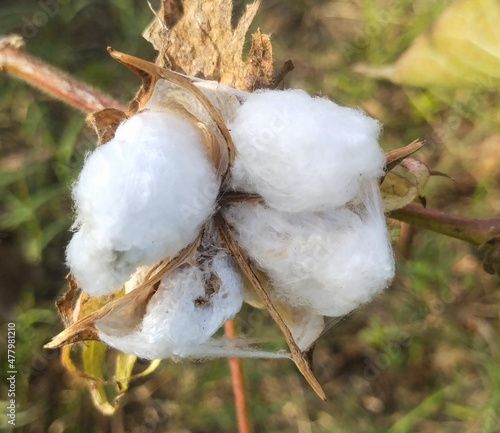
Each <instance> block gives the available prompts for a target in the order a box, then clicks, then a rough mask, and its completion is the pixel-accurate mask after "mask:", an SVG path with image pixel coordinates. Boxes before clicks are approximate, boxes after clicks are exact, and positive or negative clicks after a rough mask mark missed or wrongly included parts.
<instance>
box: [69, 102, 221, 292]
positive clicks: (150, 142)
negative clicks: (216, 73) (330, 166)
mask: <svg viewBox="0 0 500 433" xmlns="http://www.w3.org/2000/svg"><path fill="white" fill-rule="evenodd" d="M218 191H219V180H218V177H217V175H216V173H215V169H214V168H213V166H212V165H211V163H210V161H209V160H208V157H207V155H206V153H205V150H204V148H203V146H202V143H201V137H200V135H199V133H198V131H197V130H196V128H195V127H194V126H193V125H192V124H191V123H190V122H189V121H187V120H185V119H183V118H182V117H180V116H179V115H177V114H175V113H173V112H170V111H161V112H160V111H158V112H155V111H144V112H141V113H139V114H136V115H135V116H133V117H131V118H130V119H128V120H126V121H125V122H123V123H122V124H121V125H120V126H119V127H118V129H117V130H116V134H115V137H114V139H112V140H111V141H109V142H108V143H106V144H104V145H102V146H100V147H99V148H97V149H96V150H95V151H94V152H93V153H92V154H91V155H90V156H89V157H88V158H87V159H86V161H85V165H84V168H83V170H82V172H81V174H80V177H79V178H78V180H77V182H76V183H75V185H74V187H73V198H74V201H75V206H76V222H75V229H76V230H77V232H76V233H75V235H74V236H73V239H72V240H71V242H70V244H69V245H68V249H67V263H68V265H69V267H70V268H71V271H72V273H73V275H74V276H75V278H76V280H77V281H78V283H79V284H80V287H81V288H82V289H83V290H84V291H86V292H87V293H89V294H90V295H91V296H100V295H104V294H109V293H113V292H114V291H116V290H118V289H119V288H120V287H121V286H122V285H123V284H124V283H125V282H126V281H127V280H128V279H129V278H130V276H131V275H132V274H133V273H134V272H135V270H136V268H137V267H138V266H142V265H150V264H154V263H157V262H159V261H161V260H163V259H166V258H173V257H175V255H176V254H177V253H178V252H179V251H180V250H181V249H182V248H184V247H186V246H187V245H188V244H189V243H191V242H192V241H194V239H195V238H196V237H197V236H198V234H199V232H200V228H201V226H202V224H203V223H204V222H205V221H206V220H207V219H208V218H209V217H210V216H211V215H212V214H213V212H214V210H215V207H216V204H215V200H216V197H217V194H218Z"/></svg>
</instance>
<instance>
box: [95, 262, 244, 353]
mask: <svg viewBox="0 0 500 433" xmlns="http://www.w3.org/2000/svg"><path fill="white" fill-rule="evenodd" d="M210 265H211V266H210V267H209V266H205V265H203V268H202V269H200V268H198V267H194V266H190V265H184V266H182V267H180V268H178V269H177V270H175V271H174V272H173V273H172V274H170V275H168V276H167V277H165V278H164V279H163V280H162V281H161V284H160V286H159V288H158V290H157V292H156V293H155V294H154V295H153V296H152V298H151V300H150V301H149V304H148V306H147V310H146V314H145V316H144V318H143V320H142V322H141V324H140V325H139V327H138V328H137V329H135V330H134V331H132V332H131V333H129V334H127V335H121V334H120V332H115V330H114V329H113V328H109V326H107V323H106V321H105V320H100V321H98V322H97V323H96V327H97V329H98V331H99V338H100V339H101V340H102V341H104V342H105V343H106V344H108V345H110V346H112V347H114V348H116V349H118V350H121V351H122V352H125V353H131V354H135V355H137V356H139V357H141V358H145V359H158V358H169V357H174V358H175V357H186V356H199V357H203V356H210V354H211V353H212V352H213V351H211V350H210V338H211V337H212V336H213V334H214V333H215V332H216V331H217V330H218V329H219V328H220V327H221V326H222V325H223V324H224V322H225V321H226V320H228V319H231V318H232V317H234V316H235V315H236V314H237V313H238V311H239V310H240V308H241V304H242V302H243V298H242V291H243V282H242V279H241V277H240V275H239V274H238V273H237V271H236V270H235V268H234V264H233V261H232V259H230V258H229V257H227V256H225V255H223V254H219V255H217V256H216V257H214V258H213V261H212V260H210ZM212 273H213V274H212ZM213 275H216V279H218V284H217V287H214V289H215V291H214V292H213V293H210V290H208V292H207V284H209V282H210V281H213V278H214V277H213Z"/></svg>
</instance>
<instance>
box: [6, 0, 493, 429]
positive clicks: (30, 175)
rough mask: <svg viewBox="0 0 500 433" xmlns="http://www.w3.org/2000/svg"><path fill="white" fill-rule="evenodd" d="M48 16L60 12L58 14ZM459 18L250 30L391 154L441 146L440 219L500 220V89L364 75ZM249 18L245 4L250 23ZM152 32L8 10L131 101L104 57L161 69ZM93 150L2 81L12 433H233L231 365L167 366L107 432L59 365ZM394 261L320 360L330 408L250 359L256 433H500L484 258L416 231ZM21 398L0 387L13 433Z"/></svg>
mask: <svg viewBox="0 0 500 433" xmlns="http://www.w3.org/2000/svg"><path fill="white" fill-rule="evenodd" d="M49 3H50V4H56V6H58V7H57V11H56V12H55V13H49V12H47V9H46V7H47V5H49ZM453 3H454V2H453V1H448V0H433V1H430V0H411V1H410V0H398V1H396V0H352V1H326V0H324V1H323V0H320V1H306V0H298V1H293V2H285V1H278V0H263V5H262V8H261V10H260V12H259V14H258V16H257V20H256V22H255V23H254V25H253V26H252V29H253V30H255V29H256V28H257V27H260V28H261V29H262V31H263V32H265V33H270V34H271V35H272V41H273V45H274V54H275V61H276V66H277V67H279V66H280V64H282V63H283V62H284V61H285V60H287V59H288V58H291V59H293V61H294V64H295V67H296V68H295V70H294V71H293V72H292V73H291V74H290V75H289V76H288V79H287V86H289V87H295V88H302V89H305V90H307V91H308V92H310V93H313V94H323V95H325V96H328V97H329V98H331V99H333V100H335V101H336V102H337V103H339V104H341V105H348V106H354V107H355V106H359V107H361V108H363V109H364V110H365V111H367V112H368V114H370V115H371V116H373V117H375V118H377V119H379V120H380V121H381V122H382V123H384V134H383V136H382V138H381V144H382V146H383V147H384V149H385V150H390V149H394V148H397V147H401V146H403V145H406V144H408V143H410V142H412V141H413V140H415V139H417V138H420V139H424V140H425V141H426V143H427V144H426V146H425V148H424V149H422V150H421V151H419V153H418V154H417V155H416V156H417V157H418V158H420V159H422V160H423V161H425V162H426V163H427V164H428V165H429V166H430V167H431V168H432V169H433V170H438V171H441V172H445V173H447V174H448V175H450V176H451V177H452V178H453V179H454V181H451V180H450V179H447V178H442V177H438V178H433V179H431V181H430V183H429V184H428V186H427V187H426V190H425V193H426V194H425V195H426V198H427V205H428V207H430V208H435V209H439V210H443V211H447V212H450V213H455V214H458V215H463V216H469V217H474V218H493V217H496V216H498V214H499V211H500V187H499V179H500V168H499V167H500V122H499V120H500V111H499V109H498V107H499V99H500V98H499V97H500V91H499V90H498V88H497V89H495V88H492V87H491V86H483V87H479V86H472V87H468V88H465V87H460V86H458V87H447V86H439V85H437V86H433V87H432V88H416V87H411V86H405V85H395V84H391V83H389V82H384V81H378V80H375V79H372V78H367V77H365V76H362V75H360V74H358V73H355V72H353V66H354V65H356V64H358V63H365V64H369V65H372V66H380V65H385V64H389V63H392V62H394V61H396V60H397V59H398V57H399V56H400V55H401V53H403V52H404V51H405V49H407V48H408V46H409V45H410V44H411V42H412V41H413V40H414V39H415V38H416V37H417V36H418V35H420V34H421V33H423V32H425V31H427V30H428V29H429V28H430V27H431V26H432V24H433V23H434V22H435V21H436V19H437V17H438V16H439V15H440V14H441V13H442V11H444V10H445V9H446V8H447V7H449V6H450V5H451V4H453ZM480 3H481V2H478V4H480ZM493 3H495V2H493ZM244 4H245V2H244V1H242V0H240V1H236V3H235V6H236V9H235V10H236V11H240V10H242V8H243V6H244ZM499 7H500V5H499ZM51 10H54V9H51ZM151 19H152V13H151V11H150V9H149V7H148V5H147V2H146V1H145V0H115V1H113V2H111V1H96V0H75V1H71V2H68V1H62V0H58V1H56V0H41V1H37V2H35V1H26V0H18V1H16V2H12V1H7V0H2V1H0V33H1V34H2V35H3V34H9V33H19V34H22V35H23V36H24V37H25V41H26V45H27V48H26V49H27V51H28V52H29V53H31V54H33V55H34V56H36V57H39V58H41V59H43V60H45V61H46V62H48V63H50V64H52V65H55V66H57V67H59V68H61V69H63V70H65V71H67V72H69V73H71V74H73V75H74V76H76V77H78V78H80V79H81V80H83V81H85V82H87V83H89V84H92V85H93V86H95V87H96V88H98V89H102V90H103V91H105V92H107V93H109V94H110V95H112V96H113V97H114V98H116V99H117V100H119V101H122V102H124V103H126V102H127V101H128V100H130V99H131V97H132V96H133V95H134V93H135V92H136V90H137V89H138V87H139V84H140V83H139V82H138V80H137V79H136V78H135V76H133V75H132V74H131V73H130V72H129V71H128V70H127V69H126V68H124V67H122V66H120V65H119V64H118V63H117V62H115V61H113V60H112V59H111V58H110V57H109V56H108V54H107V51H106V47H107V46H112V47H113V48H115V49H118V50H120V51H123V52H126V53H129V54H132V55H135V56H138V57H142V58H144V59H147V60H153V59H154V55H155V53H154V50H153V49H152V47H151V46H150V45H149V44H148V43H147V42H146V41H145V40H143V39H142V37H141V32H142V30H143V29H144V28H145V27H146V25H147V24H148V23H149V21H150V20H151ZM421 67H422V71H423V72H422V73H425V71H426V65H425V64H422V65H421ZM94 146H95V138H94V135H93V132H92V131H90V129H88V128H87V127H86V125H85V119H84V115H83V114H82V113H80V112H78V111H76V110H74V109H72V108H68V107H67V106H65V105H64V104H62V103H60V102H58V101H55V100H53V99H51V98H50V97H48V96H47V95H45V94H43V93H41V92H39V91H37V90H34V89H32V88H30V87H28V86H27V85H26V84H24V83H21V82H19V81H16V80H14V79H12V78H11V77H9V76H6V75H0V314H1V320H2V323H4V324H6V323H7V322H14V323H16V327H17V343H16V346H17V347H16V364H17V366H18V370H19V374H18V381H17V396H16V398H17V403H18V407H17V422H16V425H17V427H16V429H14V430H13V431H19V432H30V433H38V432H40V433H42V432H49V433H63V432H64V433H83V432H86V433H87V432H95V433H101V432H116V433H142V432H144V433H146V432H148V433H149V432H179V433H181V432H182V433H185V432H196V433H203V432H206V433H208V432H234V431H236V430H237V424H236V416H235V413H234V407H233V397H232V388H231V382H230V375H229V368H228V365H227V362H226V361H225V360H214V361H207V362H203V363H197V362H190V361H185V362H183V363H173V362H168V361H164V362H163V363H162V365H161V366H160V368H159V369H158V370H157V371H156V372H155V373H154V374H153V375H151V376H148V377H147V378H144V379H140V380H139V381H137V382H135V383H134V384H133V385H132V386H131V389H130V390H129V392H128V393H127V394H126V395H125V396H124V397H123V399H122V400H121V401H120V409H119V410H118V412H117V413H116V414H115V415H114V416H113V417H106V416H104V415H101V414H100V413H99V412H98V411H97V410H96V409H95V408H94V407H93V404H92V401H91V398H90V395H89V392H88V389H87V388H86V386H85V384H84V383H83V382H82V381H81V380H79V379H77V378H75V377H74V376H71V375H70V374H69V373H68V372H66V370H65V369H64V368H63V367H62V365H61V362H60V359H59V354H58V352H57V351H45V350H43V349H42V346H43V345H44V344H45V343H46V342H48V341H49V340H50V338H51V337H52V336H54V335H55V334H57V333H58V332H59V331H60V330H62V327H63V326H62V322H61V320H60V319H59V318H58V317H57V314H56V309H55V306H54V300H55V299H56V298H58V297H60V296H61V295H62V293H64V291H65V289H66V284H65V280H64V277H65V275H66V272H67V270H66V269H65V266H64V249H65V245H66V244H67V242H68V241H69V238H70V236H71V233H70V232H69V228H70V225H71V221H72V204H71V199H70V187H71V184H72V182H73V181H74V180H75V178H76V176H77V175H78V172H79V171H80V169H81V167H82V163H83V159H84V157H85V154H86V152H88V151H90V150H92V149H93V148H94ZM397 259H398V272H397V277H396V279H395V281H394V283H393V285H392V287H391V288H390V289H388V290H387V291H386V292H385V293H384V294H383V295H381V296H379V297H378V298H377V299H376V300H375V301H374V302H373V303H371V304H370V305H368V306H365V307H363V308H362V309H360V310H358V311H356V312H355V313H353V314H352V315H350V316H349V317H346V318H344V319H343V320H342V321H340V322H339V323H337V324H335V325H334V326H333V327H332V328H331V329H330V330H329V331H328V332H327V333H326V334H325V335H324V336H323V337H322V338H321V340H320V341H319V342H318V344H317V347H316V352H315V365H316V371H317V375H318V378H319V381H320V383H322V384H323V385H324V389H325V392H326V394H327V395H328V396H329V402H328V403H326V404H325V403H323V402H322V401H320V400H319V399H318V398H317V397H316V396H315V395H314V393H313V391H312V390H311V389H309V388H308V386H307V384H306V383H305V381H304V380H303V379H302V377H301V375H300V373H298V371H297V370H296V369H295V367H294V365H293V364H292V363H291V362H287V361H284V360H244V361H243V365H244V367H245V371H246V375H247V382H248V383H247V385H248V391H249V395H250V396H251V399H250V401H251V403H250V404H251V412H252V417H253V420H254V424H255V431H256V432H299V433H309V432H314V433H316V432H355V433H364V432H366V433H372V432H373V433H375V432H391V433H403V432H422V433H423V432H426V433H427V432H429V433H431V432H432V433H444V432H453V433H456V432H471V433H472V432H478V433H479V432H481V433H495V432H500V417H499V413H500V356H499V355H500V340H499V333H500V325H499V315H500V290H499V288H500V287H499V280H498V278H497V277H495V276H491V275H488V274H486V273H485V272H484V271H483V270H482V266H481V260H482V256H481V253H480V252H478V251H477V249H476V248H474V247H471V246H469V245H467V244H465V243H463V242H460V241H456V240H453V239H449V238H446V237H444V236H441V235H437V234H433V233H431V232H426V231H422V230H418V229H415V230H413V231H410V232H408V231H407V232H406V234H405V239H404V240H403V241H402V242H400V244H399V245H398V248H397ZM241 317H242V318H241V328H242V331H244V332H246V333H247V334H249V335H252V336H265V337H269V338H274V339H276V340H280V336H279V332H278V331H277V329H275V326H274V325H273V323H272V321H271V320H270V319H269V318H268V317H267V316H266V315H265V314H264V313H261V312H259V311H254V310H252V309H251V308H247V307H245V309H244V311H243V314H242V315H241ZM1 329H2V331H1V335H0V343H1V344H0V347H2V351H1V353H0V363H1V365H2V367H1V371H2V372H4V371H6V370H7V369H6V368H4V367H5V365H6V350H4V349H3V348H4V347H5V346H6V345H5V344H4V343H6V335H7V333H6V326H5V325H2V328H1ZM7 384H8V382H7V381H6V378H5V374H4V373H2V377H1V382H0V401H1V407H2V410H1V411H0V412H1V413H0V429H3V430H4V431H9V428H8V424H6V421H7V419H6V418H5V415H4V414H5V412H6V411H5V410H4V407H5V406H6V403H5V400H6V395H7V393H6V389H7Z"/></svg>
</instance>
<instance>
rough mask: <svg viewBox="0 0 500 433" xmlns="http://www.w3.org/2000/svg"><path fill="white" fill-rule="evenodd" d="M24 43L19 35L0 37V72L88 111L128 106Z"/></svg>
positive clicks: (120, 108) (123, 108)
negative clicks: (48, 61)
mask: <svg viewBox="0 0 500 433" xmlns="http://www.w3.org/2000/svg"><path fill="white" fill-rule="evenodd" d="M22 46H23V43H22V39H21V38H20V37H18V36H6V37H3V38H0V72H6V73H8V74H10V75H12V76H13V77H15V78H18V79H21V80H23V81H25V82H26V83H28V84H30V85H31V86H34V87H37V88H38V89H40V90H42V91H44V92H47V93H48V94H49V95H50V96H53V97H55V98H57V99H60V100H61V101H63V102H66V103H67V104H70V105H72V106H73V107H75V108H78V109H79V110H82V111H84V112H86V113H92V112H94V111H99V110H102V109H104V108H117V109H119V110H123V111H125V110H126V109H127V108H126V107H125V106H124V105H122V104H121V103H119V102H117V101H115V100H114V99H113V98H111V97H110V96H107V95H104V94H102V93H100V92H99V91H98V90H96V89H94V88H92V87H91V86H88V85H86V84H84V83H82V82H80V81H78V80H76V79H74V78H72V77H71V76H70V75H68V74H66V73H64V72H62V71H61V70H59V69H57V68H54V67H53V66H49V65H47V64H46V63H44V62H42V61H41V60H39V59H36V58H34V57H32V56H30V55H29V54H27V53H25V52H24V51H23V50H22Z"/></svg>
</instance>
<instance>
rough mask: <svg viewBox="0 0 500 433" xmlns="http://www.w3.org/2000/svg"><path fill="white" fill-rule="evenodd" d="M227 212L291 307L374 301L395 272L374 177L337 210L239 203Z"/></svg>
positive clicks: (330, 309)
mask: <svg viewBox="0 0 500 433" xmlns="http://www.w3.org/2000/svg"><path fill="white" fill-rule="evenodd" d="M224 216H225V218H226V220H227V221H228V222H229V223H230V224H231V225H232V226H233V228H234V230H235V233H236V236H237V240H238V242H239V243H240V244H241V246H242V247H243V248H245V249H246V251H247V252H248V253H249V255H250V257H251V258H252V259H253V261H254V263H255V264H256V265H257V266H258V267H259V268H260V269H261V270H263V271H264V272H266V273H267V275H268V276H269V278H270V279H271V282H272V283H273V287H274V290H275V292H276V295H277V296H278V298H280V299H281V300H282V301H283V302H285V303H287V304H289V305H291V306H295V307H308V308H311V309H312V310H314V311H315V312H317V313H319V314H322V315H325V316H332V317H336V316H342V315H345V314H347V313H349V312H350V311H352V310H353V309H355V308H356V307H359V306H360V305H361V304H364V303H366V302H368V301H369V300H371V299H372V298H373V296H375V295H376V294H377V293H379V292H380V291H382V290H383V289H385V288H386V287H387V286H388V285H389V284H390V282H391V280H392V278H393V276H394V257H393V253H392V248H391V245H390V243H389V237H388V232H387V227H386V223H385V218H384V214H383V211H382V207H381V202H380V193H379V191H378V184H377V181H376V180H375V179H373V180H371V181H365V182H364V183H363V184H362V186H361V192H360V195H359V196H358V197H357V198H356V199H355V200H354V201H352V202H350V203H349V204H348V205H346V206H343V207H341V208H337V209H329V210H326V211H323V212H302V213H288V212H283V211H281V212H280V211H277V210H276V209H273V208H271V207H270V206H266V205H262V204H259V205H252V204H239V205H235V206H231V207H230V208H228V209H227V210H225V212H224Z"/></svg>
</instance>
